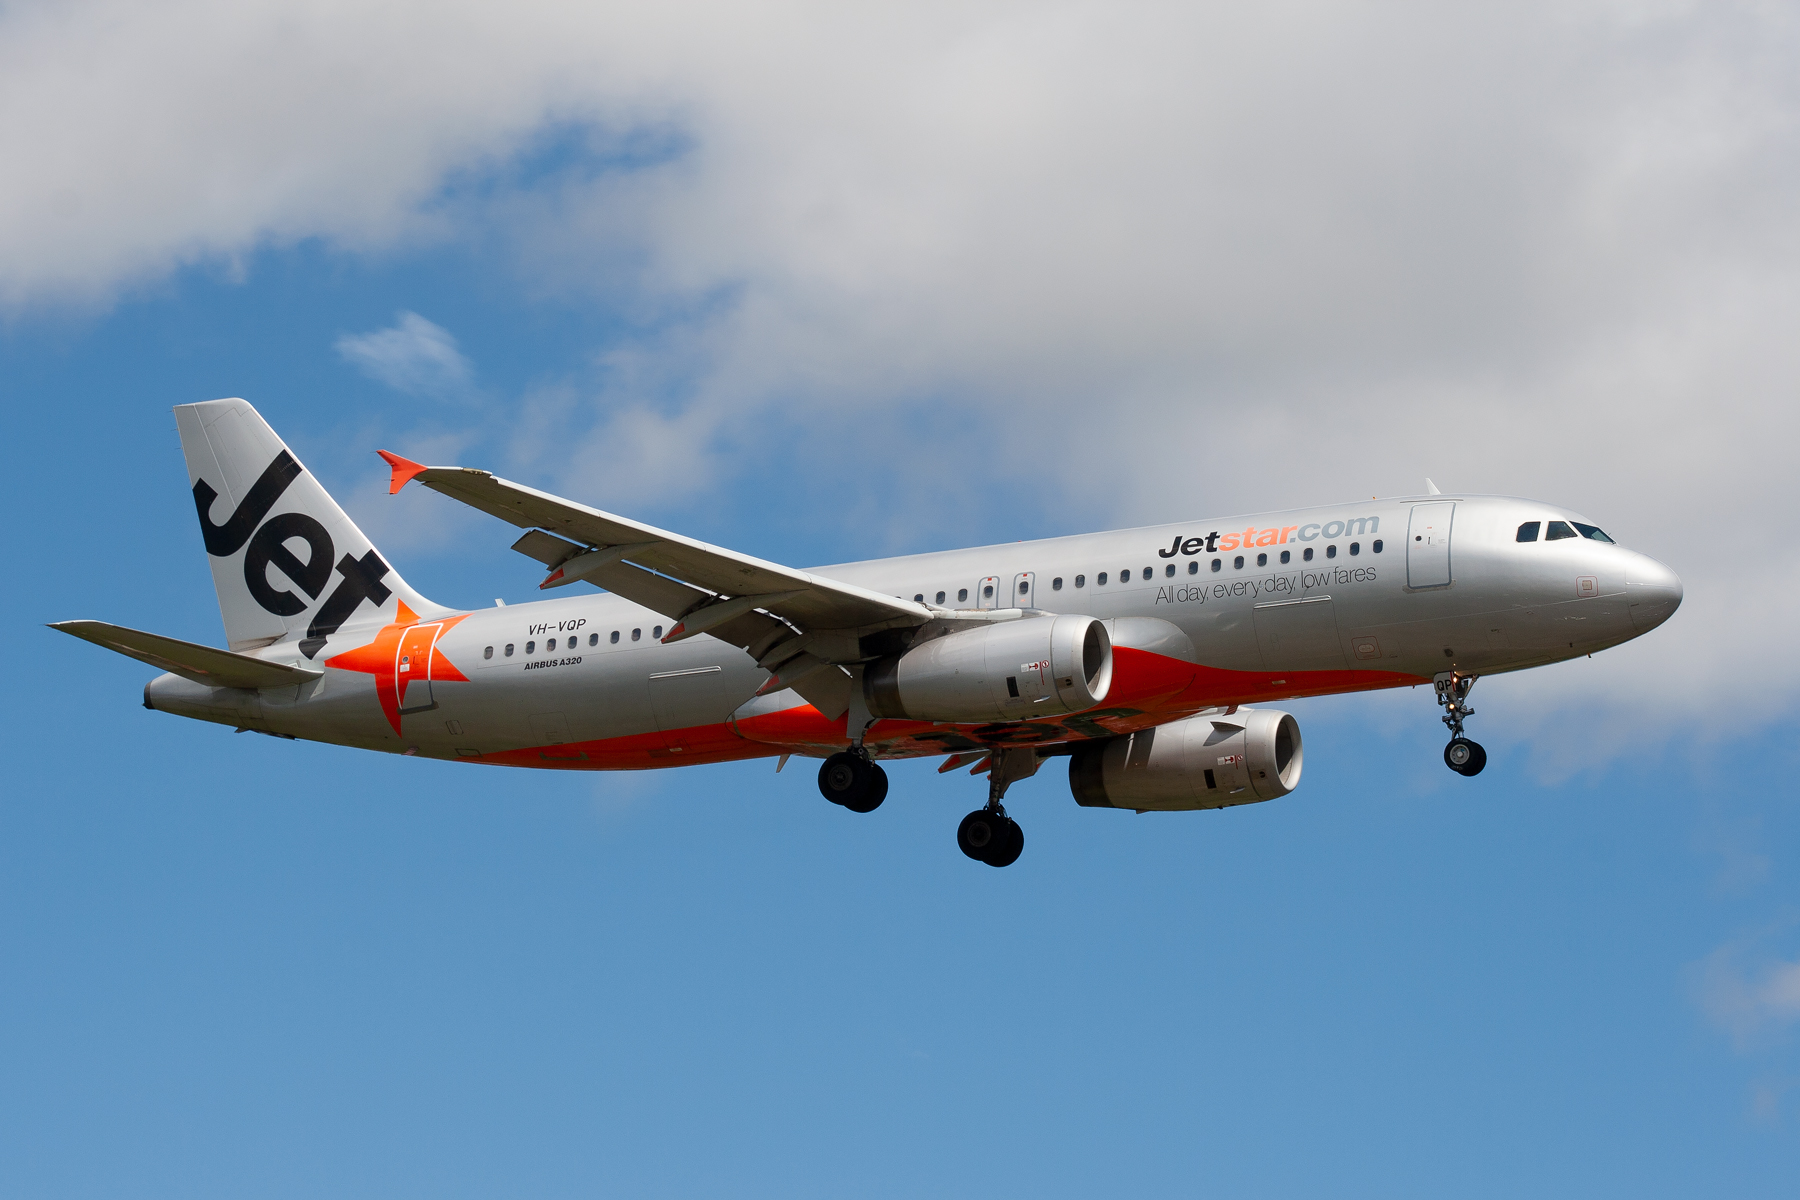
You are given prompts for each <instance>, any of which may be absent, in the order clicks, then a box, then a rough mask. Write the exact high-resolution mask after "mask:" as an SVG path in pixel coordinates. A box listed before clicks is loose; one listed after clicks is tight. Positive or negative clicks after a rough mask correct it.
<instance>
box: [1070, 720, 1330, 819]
mask: <svg viewBox="0 0 1800 1200" xmlns="http://www.w3.org/2000/svg"><path fill="white" fill-rule="evenodd" d="M1301 757H1302V754H1301V743H1300V723H1299V722H1298V721H1296V720H1294V718H1293V715H1292V714H1290V713H1284V712H1282V711H1280V710H1279V709H1273V708H1240V709H1239V710H1238V711H1237V712H1235V713H1232V714H1230V715H1225V716H1204V715H1203V716H1197V717H1189V718H1187V719H1186V720H1185V721H1172V722H1170V723H1169V724H1167V725H1158V726H1156V727H1155V728H1153V729H1143V730H1139V731H1138V732H1137V733H1132V734H1127V735H1125V736H1123V737H1116V738H1109V739H1107V740H1106V741H1104V742H1093V743H1089V744H1087V745H1084V746H1082V747H1081V748H1080V749H1078V750H1076V751H1075V753H1074V755H1073V756H1072V757H1071V758H1070V759H1069V790H1070V791H1072V792H1074V793H1075V803H1077V804H1081V805H1085V806H1087V807H1089V808H1132V809H1136V810H1137V811H1139V812H1174V811H1180V810H1186V809H1196V808H1229V807H1230V806H1231V805H1234V804H1255V803H1256V802H1257V801H1259V800H1273V799H1274V798H1275V797H1277V796H1285V795H1287V794H1288V793H1289V792H1291V791H1293V790H1294V788H1295V786H1297V785H1298V784H1299V782H1300V761H1301Z"/></svg>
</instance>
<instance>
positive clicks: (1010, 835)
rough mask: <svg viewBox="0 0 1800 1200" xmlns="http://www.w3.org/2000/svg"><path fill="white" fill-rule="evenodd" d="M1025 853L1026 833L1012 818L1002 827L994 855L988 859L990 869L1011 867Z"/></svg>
mask: <svg viewBox="0 0 1800 1200" xmlns="http://www.w3.org/2000/svg"><path fill="white" fill-rule="evenodd" d="M1024 852H1025V831H1024V830H1023V829H1021V828H1019V823H1018V822H1017V821H1015V820H1013V819H1012V818H1011V817H1007V818H1006V824H1005V825H1003V826H1002V827H1001V830H1000V840H999V841H998V842H997V843H995V845H994V849H993V853H992V854H990V855H989V856H988V858H987V865H988V866H990V867H1010V866H1012V865H1013V864H1014V863H1016V862H1018V861H1019V855H1021V854H1023V853H1024Z"/></svg>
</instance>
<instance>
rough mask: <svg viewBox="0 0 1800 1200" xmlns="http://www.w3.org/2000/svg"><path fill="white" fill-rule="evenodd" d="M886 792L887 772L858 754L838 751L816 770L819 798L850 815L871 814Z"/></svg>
mask: <svg viewBox="0 0 1800 1200" xmlns="http://www.w3.org/2000/svg"><path fill="white" fill-rule="evenodd" d="M887 790H888V778H887V772H886V771H884V770H882V769H881V768H880V767H878V766H876V765H875V764H874V763H872V762H870V761H869V760H868V759H866V758H863V757H862V756H861V755H858V754H851V753H849V752H847V751H840V752H838V753H837V754H834V755H832V756H831V757H830V758H828V759H826V760H825V762H824V765H822V766H821V767H820V768H819V792H820V794H821V795H823V796H824V797H825V798H826V799H827V800H829V801H831V802H832V803H833V804H841V805H843V806H844V807H845V808H847V809H849V810H850V811H851V812H858V813H866V812H874V811H875V810H876V809H877V808H879V807H881V802H882V801H883V800H885V799H887Z"/></svg>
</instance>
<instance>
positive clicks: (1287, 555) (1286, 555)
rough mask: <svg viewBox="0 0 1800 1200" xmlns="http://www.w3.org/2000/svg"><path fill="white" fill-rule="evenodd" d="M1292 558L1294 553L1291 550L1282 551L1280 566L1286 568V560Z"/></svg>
mask: <svg viewBox="0 0 1800 1200" xmlns="http://www.w3.org/2000/svg"><path fill="white" fill-rule="evenodd" d="M1293 556H1294V552H1293V551H1292V550H1283V551H1282V552H1281V565H1282V566H1284V567H1285V566H1287V561H1288V559H1290V558H1292V557H1293Z"/></svg>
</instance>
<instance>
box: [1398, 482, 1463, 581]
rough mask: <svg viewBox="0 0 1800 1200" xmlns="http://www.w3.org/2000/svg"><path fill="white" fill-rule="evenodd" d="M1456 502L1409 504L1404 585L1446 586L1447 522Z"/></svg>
mask: <svg viewBox="0 0 1800 1200" xmlns="http://www.w3.org/2000/svg"><path fill="white" fill-rule="evenodd" d="M1455 515H1456V503H1455V501H1451V500H1439V501H1433V502H1432V503H1430V504H1415V505H1413V506H1412V520H1410V521H1409V522H1407V526H1406V586H1407V587H1411V588H1434V587H1448V586H1449V584H1450V523H1451V520H1452V519H1453V518H1454V517H1455Z"/></svg>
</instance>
